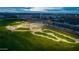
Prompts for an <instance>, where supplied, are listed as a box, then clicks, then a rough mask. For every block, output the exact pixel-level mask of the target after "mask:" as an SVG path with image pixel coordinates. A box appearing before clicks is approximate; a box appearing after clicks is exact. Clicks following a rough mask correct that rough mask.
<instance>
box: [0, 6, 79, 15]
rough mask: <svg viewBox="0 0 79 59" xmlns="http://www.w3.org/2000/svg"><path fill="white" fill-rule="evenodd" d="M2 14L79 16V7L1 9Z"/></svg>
mask: <svg viewBox="0 0 79 59" xmlns="http://www.w3.org/2000/svg"><path fill="white" fill-rule="evenodd" d="M0 13H68V14H79V7H0Z"/></svg>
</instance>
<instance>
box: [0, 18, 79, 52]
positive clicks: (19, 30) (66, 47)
mask: <svg viewBox="0 0 79 59" xmlns="http://www.w3.org/2000/svg"><path fill="white" fill-rule="evenodd" d="M78 39H79V37H78V36H77V35H75V34H73V33H71V32H67V31H65V30H62V29H59V28H55V27H52V28H49V27H48V26H47V25H46V24H43V23H40V22H29V21H17V20H4V19H0V50H8V51H72V50H75V51H76V50H79V41H78Z"/></svg>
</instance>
